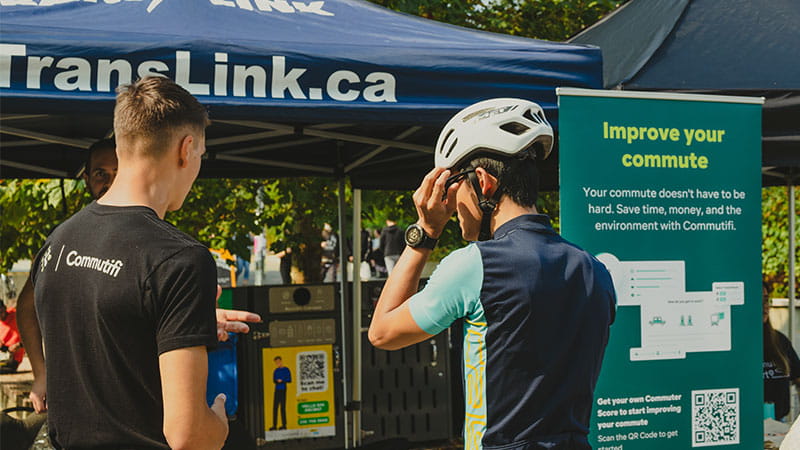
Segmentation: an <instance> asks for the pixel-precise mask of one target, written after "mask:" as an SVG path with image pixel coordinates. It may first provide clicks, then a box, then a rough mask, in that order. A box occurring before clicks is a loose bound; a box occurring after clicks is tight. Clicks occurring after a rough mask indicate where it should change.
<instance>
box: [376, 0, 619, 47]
mask: <svg viewBox="0 0 800 450" xmlns="http://www.w3.org/2000/svg"><path fill="white" fill-rule="evenodd" d="M371 1H372V2H373V3H376V4H379V5H381V6H385V7H387V8H390V9H394V10H396V11H401V12H404V13H408V14H414V15H417V16H420V17H425V18H427V19H433V20H438V21H440V22H446V23H450V24H453V25H459V26H464V27H470V28H476V29H479V30H484V31H492V32H495V33H504V34H511V35H515V36H524V37H529V38H536V39H544V40H549V41H564V40H566V39H568V38H569V37H571V36H572V35H574V34H576V33H578V32H579V31H580V30H582V29H583V28H585V27H587V26H589V25H591V24H593V23H595V22H597V21H598V20H599V19H600V18H602V17H603V16H604V15H606V14H607V13H608V12H609V11H612V10H613V9H614V8H616V7H617V6H619V5H620V4H621V3H623V2H622V1H616V0H492V1H482V0H461V1H458V0H371Z"/></svg>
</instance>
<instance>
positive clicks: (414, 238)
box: [406, 225, 422, 247]
mask: <svg viewBox="0 0 800 450" xmlns="http://www.w3.org/2000/svg"><path fill="white" fill-rule="evenodd" d="M420 242H422V230H421V229H420V227H418V226H416V227H415V226H413V225H412V226H410V227H408V229H407V230H406V243H407V244H408V245H410V246H412V247H416V246H417V245H419V243H420Z"/></svg>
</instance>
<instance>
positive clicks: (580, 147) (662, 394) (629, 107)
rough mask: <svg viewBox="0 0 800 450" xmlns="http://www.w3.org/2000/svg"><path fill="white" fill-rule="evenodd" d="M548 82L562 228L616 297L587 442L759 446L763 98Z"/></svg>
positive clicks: (670, 449)
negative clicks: (554, 95) (555, 99)
mask: <svg viewBox="0 0 800 450" xmlns="http://www.w3.org/2000/svg"><path fill="white" fill-rule="evenodd" d="M558 93H559V170H560V172H559V173H560V175H559V176H560V179H559V181H560V183H559V185H560V188H559V189H560V197H559V198H560V213H561V222H560V223H561V234H562V236H564V238H565V239H567V240H569V241H570V242H573V243H575V244H576V245H578V246H580V247H582V248H583V249H585V250H586V251H588V252H590V253H592V254H593V255H594V256H595V257H596V258H597V259H598V260H599V261H600V262H601V263H602V264H603V265H604V266H605V268H606V269H607V270H608V272H609V275H610V276H611V279H612V282H613V284H614V291H615V294H616V300H617V308H616V317H615V320H614V323H613V324H612V325H611V326H610V328H609V338H608V346H607V348H606V349H605V354H604V358H603V361H602V366H601V370H600V375H599V376H598V378H597V385H596V388H595V390H594V398H593V400H594V405H593V406H592V412H591V414H590V421H589V444H590V445H591V446H592V448H593V449H594V450H676V449H691V448H701V447H713V448H725V449H736V450H754V449H758V448H763V444H764V440H765V438H766V434H765V433H764V427H765V420H764V419H765V418H767V417H768V415H769V412H768V411H769V409H768V408H765V407H764V379H763V370H762V366H763V358H762V356H763V345H762V342H763V336H762V332H763V330H764V329H765V327H764V323H763V319H764V309H763V302H762V292H761V291H762V280H761V271H762V267H761V263H762V252H761V220H762V216H761V213H762V211H761V193H762V192H761V181H762V174H761V171H760V168H761V146H762V142H761V140H762V136H761V123H762V104H763V99H761V98H750V97H727V96H716V95H713V96H698V95H692V94H677V93H667V92H658V93H656V92H649V93H646V92H635V91H610V90H587V89H570V88H564V89H561V88H560V89H559V90H558ZM659 133H662V134H659ZM711 133H716V135H717V136H716V138H709V136H711ZM670 135H671V137H670ZM690 136H691V139H690ZM698 136H700V140H698V139H697V137H698ZM682 158H683V159H686V158H688V159H691V160H694V159H697V161H699V159H700V158H703V162H702V164H699V165H697V164H694V163H692V162H691V161H689V162H688V163H681V162H680V159H682ZM675 161H677V162H675ZM695 162H696V161H695ZM693 164H694V165H693ZM701 165H702V167H700V166H701ZM767 313H768V314H769V310H767ZM767 317H769V316H767ZM773 325H774V324H773ZM591 356H592V355H587V354H585V353H582V354H581V357H583V358H587V357H591ZM786 397H788V393H787V396H786ZM787 402H788V398H787ZM773 409H774V408H773ZM765 411H767V412H765ZM779 419H780V418H779ZM786 420H788V421H790V422H791V421H792V418H791V417H786Z"/></svg>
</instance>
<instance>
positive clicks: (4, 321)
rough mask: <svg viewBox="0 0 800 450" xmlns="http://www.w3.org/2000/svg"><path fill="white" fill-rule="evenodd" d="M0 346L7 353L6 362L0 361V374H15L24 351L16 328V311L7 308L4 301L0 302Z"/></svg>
mask: <svg viewBox="0 0 800 450" xmlns="http://www.w3.org/2000/svg"><path fill="white" fill-rule="evenodd" d="M0 346H2V348H3V350H4V351H6V352H8V353H9V358H8V359H7V360H4V361H0V374H2V373H14V372H16V371H17V367H19V365H20V363H21V362H22V358H23V357H24V356H25V350H24V349H23V348H22V340H21V339H20V336H19V328H17V310H16V308H7V307H6V304H5V302H4V301H0Z"/></svg>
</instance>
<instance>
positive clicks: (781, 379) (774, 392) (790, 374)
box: [762, 281, 800, 420]
mask: <svg viewBox="0 0 800 450" xmlns="http://www.w3.org/2000/svg"><path fill="white" fill-rule="evenodd" d="M762 294H763V303H762V305H763V323H764V366H763V368H764V402H766V403H772V404H774V405H775V419H776V420H784V419H785V418H786V415H787V414H789V405H790V400H791V397H790V389H789V387H790V385H792V384H794V385H795V386H800V359H798V358H797V353H796V352H795V350H794V348H793V347H792V343H791V342H790V341H789V338H787V337H786V335H784V334H783V333H781V332H780V331H778V330H776V329H774V328H773V327H772V323H771V322H770V320H769V307H770V298H771V294H772V285H770V284H769V283H767V282H766V281H765V282H764V283H763V285H762Z"/></svg>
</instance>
